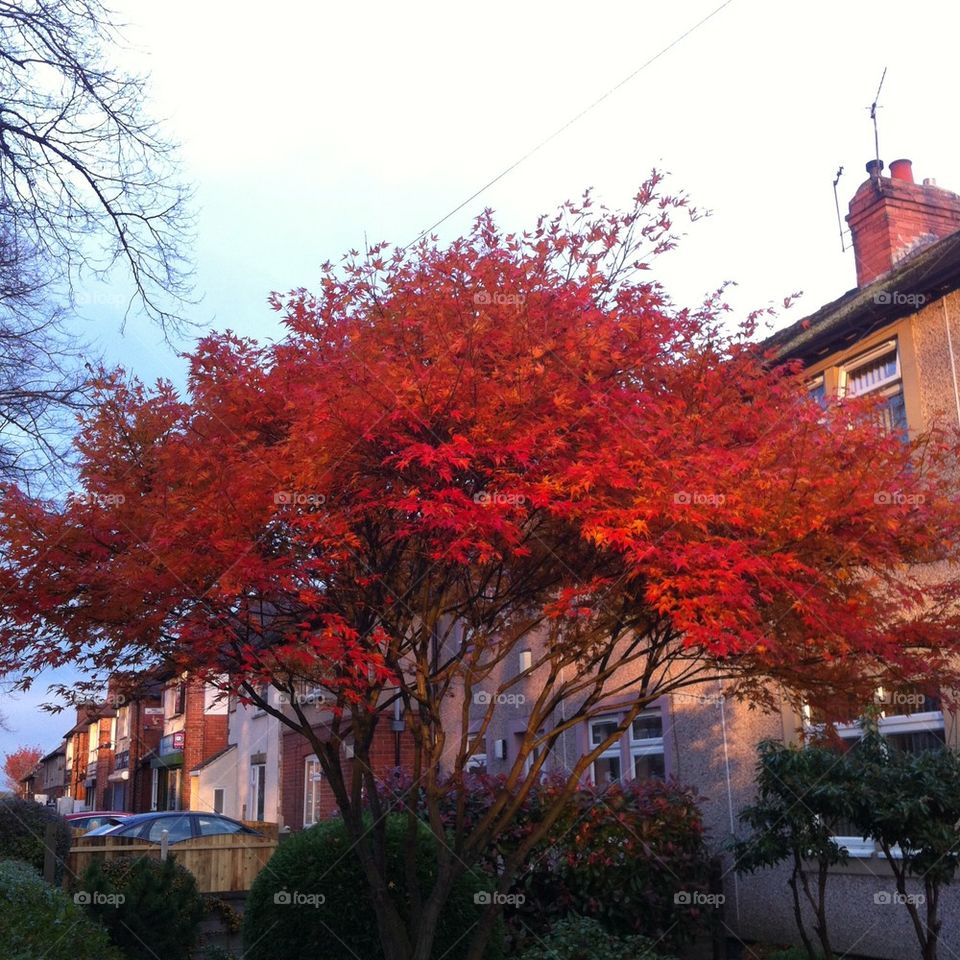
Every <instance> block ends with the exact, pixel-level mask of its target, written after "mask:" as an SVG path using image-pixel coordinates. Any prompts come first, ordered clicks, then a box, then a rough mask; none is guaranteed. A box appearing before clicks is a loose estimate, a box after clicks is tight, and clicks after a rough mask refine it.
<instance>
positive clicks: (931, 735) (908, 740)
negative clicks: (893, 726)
mask: <svg viewBox="0 0 960 960" xmlns="http://www.w3.org/2000/svg"><path fill="white" fill-rule="evenodd" d="M884 736H885V737H886V738H887V742H888V743H889V744H890V746H891V747H893V749H894V750H902V751H903V752H904V753H920V752H922V751H923V750H942V749H943V747H944V736H943V730H916V731H914V732H912V733H891V734H884Z"/></svg>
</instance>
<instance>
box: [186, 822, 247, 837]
mask: <svg viewBox="0 0 960 960" xmlns="http://www.w3.org/2000/svg"><path fill="white" fill-rule="evenodd" d="M197 828H198V830H199V832H200V836H201V837H215V836H220V835H221V834H224V833H239V832H240V831H241V829H242V827H241V826H240V824H239V823H234V822H233V821H231V820H227V819H225V818H224V817H197Z"/></svg>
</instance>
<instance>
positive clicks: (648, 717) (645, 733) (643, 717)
mask: <svg viewBox="0 0 960 960" xmlns="http://www.w3.org/2000/svg"><path fill="white" fill-rule="evenodd" d="M631 733H632V736H633V739H634V740H656V739H658V738H659V737H662V736H663V717H662V716H661V715H660V711H659V710H650V711H648V712H646V713H641V714H640V716H639V717H636V718H635V719H634V721H633V730H632V731H631Z"/></svg>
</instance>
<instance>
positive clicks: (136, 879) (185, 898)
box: [75, 856, 205, 960]
mask: <svg viewBox="0 0 960 960" xmlns="http://www.w3.org/2000/svg"><path fill="white" fill-rule="evenodd" d="M75 897H82V898H83V899H84V900H85V901H86V902H87V904H88V907H87V909H88V910H89V911H90V913H91V914H92V915H93V916H94V917H96V918H97V919H99V920H100V921H101V922H102V923H103V925H104V926H105V927H106V928H107V930H108V931H109V934H110V940H111V941H112V942H113V943H114V944H115V945H116V946H117V947H119V948H120V950H122V951H123V953H124V955H125V956H127V957H129V958H130V960H140V958H141V957H143V956H144V955H146V954H149V955H152V956H160V957H163V958H164V960H189V958H190V954H191V951H192V949H193V946H194V944H195V943H196V940H197V930H198V927H199V925H200V921H201V920H202V919H203V916H204V912H205V911H204V903H203V898H202V897H201V896H200V894H199V893H198V892H197V882H196V880H195V879H194V878H193V874H192V873H190V871H189V870H187V869H186V868H185V867H181V866H180V864H178V863H177V862H176V860H175V859H174V857H173V856H170V857H169V858H168V859H167V860H164V861H160V860H155V859H153V858H152V857H138V858H118V859H116V860H107V861H99V860H95V861H94V862H93V863H91V864H90V866H89V867H88V868H87V869H86V870H85V871H84V874H83V876H82V877H81V878H80V880H79V881H78V883H77V892H76V893H75ZM148 948H149V949H148Z"/></svg>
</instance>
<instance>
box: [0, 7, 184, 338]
mask: <svg viewBox="0 0 960 960" xmlns="http://www.w3.org/2000/svg"><path fill="white" fill-rule="evenodd" d="M118 41H119V37H118V31H117V24H116V21H115V19H114V15H113V14H112V12H111V11H110V10H109V9H107V8H106V7H104V6H103V5H102V4H101V3H100V2H99V0H13V2H7V0H0V199H2V202H3V204H4V206H5V209H6V212H7V217H8V218H9V222H8V232H9V233H10V234H11V235H13V236H15V237H17V239H18V241H19V242H21V243H22V244H26V245H27V246H28V247H29V248H30V250H31V251H32V252H33V253H34V254H35V256H36V257H37V258H38V259H39V261H40V262H42V263H44V264H45V265H46V266H47V267H48V269H51V270H52V271H53V275H51V276H48V277H47V278H45V279H46V280H47V281H50V280H58V281H60V282H61V285H62V287H63V289H64V290H65V291H66V293H67V302H68V303H69V302H70V300H69V298H70V296H71V295H72V291H73V288H74V284H75V283H76V282H77V280H78V279H79V278H80V277H81V276H82V275H84V276H86V275H92V276H94V277H98V278H103V277H105V276H106V275H107V274H108V273H109V272H110V271H111V269H112V268H113V267H115V266H120V267H123V268H125V270H126V272H127V274H129V279H130V287H129V291H130V293H129V300H128V303H127V309H126V312H125V314H124V318H125V319H126V317H127V316H128V315H129V314H130V312H131V311H143V312H144V313H145V314H146V315H147V316H149V317H150V318H151V319H153V320H154V321H156V322H157V323H159V324H160V326H161V327H162V328H163V329H164V331H165V332H168V331H169V330H170V328H171V327H174V328H175V327H176V326H178V325H179V324H180V323H182V322H183V318H182V307H183V305H184V303H185V302H186V301H185V297H186V296H187V295H188V294H189V290H190V278H191V271H190V266H189V263H188V261H187V258H186V256H185V251H186V250H187V249H188V243H189V238H190V227H191V223H190V219H189V214H188V211H187V200H188V191H187V190H186V189H185V187H184V186H183V184H182V182H181V181H180V180H179V178H178V170H177V165H176V162H175V149H174V146H173V145H172V144H171V143H170V142H169V141H168V140H166V139H164V137H163V135H162V133H161V130H160V128H159V126H158V125H157V124H156V123H155V122H154V121H153V120H152V119H150V118H149V117H148V116H146V115H145V112H144V109H143V104H144V78H143V77H142V76H135V75H129V74H127V73H125V72H123V71H122V70H119V69H117V68H116V67H115V66H113V64H112V63H111V54H112V52H113V51H114V50H115V49H116V48H117V45H118Z"/></svg>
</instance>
